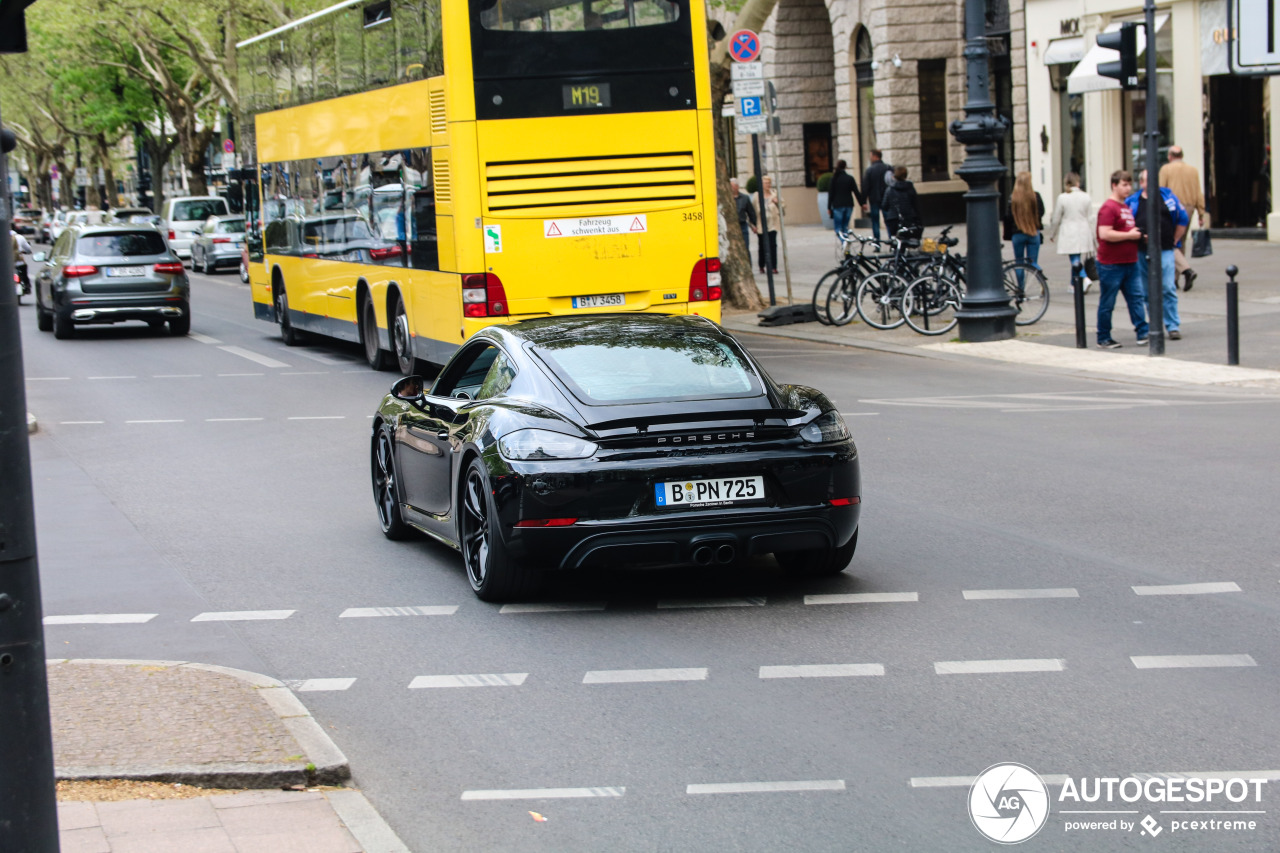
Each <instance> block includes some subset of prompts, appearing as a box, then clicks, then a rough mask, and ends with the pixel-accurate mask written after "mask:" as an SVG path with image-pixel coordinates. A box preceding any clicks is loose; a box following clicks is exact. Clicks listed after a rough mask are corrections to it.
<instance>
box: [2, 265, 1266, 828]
mask: <svg viewBox="0 0 1280 853" xmlns="http://www.w3.org/2000/svg"><path fill="white" fill-rule="evenodd" d="M193 289H194V295H193V303H194V322H193V330H194V332H195V334H193V336H192V337H190V338H183V339H178V338H170V337H168V336H167V335H162V336H156V335H152V334H151V333H150V332H149V331H147V330H146V328H145V327H144V326H141V325H137V326H132V327H126V326H122V327H117V328H103V329H95V330H89V331H85V332H83V333H81V334H80V335H78V336H77V338H76V339H74V340H70V341H55V340H54V339H53V337H52V335H48V334H41V333H39V332H37V331H36V328H35V316H34V310H33V309H32V308H31V307H30V303H29V300H28V303H27V307H26V308H24V309H23V311H22V322H23V329H22V333H23V338H24V359H25V365H26V373H27V376H28V382H27V394H28V408H29V409H30V410H31V411H32V412H33V413H35V414H36V415H37V416H38V418H39V420H40V425H41V428H40V432H39V433H38V434H37V435H35V436H33V437H32V442H31V446H32V455H33V463H34V477H35V490H36V499H37V518H38V527H39V534H40V549H41V550H40V557H41V571H42V578H43V585H44V597H45V613H46V616H47V617H53V618H55V619H56V621H57V622H61V623H66V622H70V623H71V624H49V625H48V627H47V628H46V642H47V646H48V650H49V654H50V657H107V658H113V657H130V658H156V659H177V660H198V661H204V662H209V663H219V664H225V665H230V666H236V667H242V668H245V669H250V670H255V671H259V672H264V673H266V674H269V675H272V676H275V677H277V678H281V679H285V680H288V681H291V682H294V684H295V686H296V687H297V688H298V689H299V691H300V693H299V695H300V698H302V700H303V701H304V702H305V703H306V705H307V706H308V707H309V708H310V709H311V710H312V712H313V713H314V715H315V716H316V718H317V719H318V720H320V721H321V723H322V724H323V725H325V727H326V729H327V730H328V731H329V732H330V734H331V735H332V736H333V737H334V739H335V740H336V741H337V743H338V744H339V746H341V747H342V748H343V749H344V750H345V751H346V753H347V755H348V757H349V758H350V759H351V765H352V768H353V771H354V773H355V777H356V781H357V783H358V784H360V785H361V787H363V789H364V790H365V792H366V794H367V795H368V796H369V797H370V799H371V800H372V802H373V803H374V804H375V806H376V807H377V808H378V809H379V810H380V811H381V812H382V814H383V815H384V816H385V817H386V818H387V820H388V821H389V823H390V824H391V825H392V827H393V828H394V829H395V830H396V831H397V832H398V833H399V834H400V836H401V837H402V838H403V839H404V840H405V842H406V843H407V844H409V846H410V847H411V848H412V849H414V850H417V851H428V850H429V851H452V850H458V851H464V850H465V851H475V850H498V851H506V850H520V851H542V850H546V851H553V850H554V851H598V850H610V851H650V850H654V851H657V850H662V851H668V850H670V851H684V850H706V851H721V850H725V851H728V850H751V851H775V850H783V849H788V850H805V851H826V850H832V851H836V850H839V851H847V850H868V851H882V850H890V849H903V850H948V851H959V850H990V849H994V847H995V846H996V845H994V844H993V843H992V842H991V841H988V840H986V839H985V838H983V837H982V836H981V835H980V834H979V833H978V831H977V830H976V829H975V827H974V825H973V824H972V822H971V820H970V817H969V813H968V810H967V807H966V805H967V801H968V796H969V781H970V780H971V779H972V778H973V777H974V776H975V775H976V774H978V773H980V772H981V771H982V770H983V769H984V768H987V767H988V766H990V765H993V764H997V763H1001V762H1019V763H1022V764H1025V765H1028V766H1029V767H1031V768H1033V769H1034V770H1036V771H1038V772H1039V773H1040V774H1042V775H1048V776H1053V775H1055V774H1065V775H1069V776H1071V777H1073V778H1075V779H1077V780H1079V779H1080V778H1081V777H1089V778H1090V779H1092V777H1095V776H1102V777H1125V776H1127V775H1129V774H1136V773H1142V774H1150V773H1155V774H1161V773H1190V774H1197V773H1226V774H1227V775H1235V774H1239V773H1246V772H1247V773H1252V774H1258V773H1261V774H1262V775H1263V776H1264V777H1266V778H1270V779H1274V780H1276V781H1275V782H1272V783H1270V784H1262V785H1261V788H1260V790H1261V795H1262V800H1261V802H1260V803H1255V802H1253V801H1252V800H1251V801H1250V802H1248V803H1231V802H1227V801H1225V800H1223V799H1222V798H1221V796H1220V797H1219V799H1217V800H1215V801H1214V803H1213V804H1211V805H1188V804H1179V805H1173V804H1152V803H1149V802H1140V803H1136V804H1129V803H1124V802H1117V803H1115V804H1111V805H1106V804H1089V803H1084V804H1077V805H1075V806H1074V808H1076V809H1082V810H1089V809H1094V810H1098V809H1110V810H1121V811H1125V812H1126V813H1125V814H1122V815H1119V816H1118V817H1119V818H1122V819H1124V820H1128V821H1138V820H1141V819H1142V818H1143V817H1145V816H1147V815H1152V816H1153V818H1154V819H1155V820H1156V821H1158V822H1160V824H1161V834H1160V836H1159V837H1158V838H1157V839H1154V840H1153V839H1151V838H1150V837H1148V836H1140V835H1139V832H1140V831H1141V828H1140V827H1139V828H1135V829H1134V830H1132V831H1129V832H1121V831H1119V830H1115V831H1108V830H1074V829H1073V830H1071V831H1068V830H1067V828H1066V827H1067V825H1068V822H1069V821H1074V820H1080V819H1092V820H1102V819H1104V818H1105V820H1112V819H1115V818H1117V815H1114V814H1112V815H1105V816H1081V815H1075V814H1064V813H1063V810H1064V809H1070V808H1072V807H1073V806H1072V804H1071V803H1059V802H1054V804H1053V809H1052V814H1050V816H1049V817H1048V819H1047V822H1046V824H1045V826H1044V828H1043V830H1041V832H1040V834H1039V835H1037V836H1036V837H1035V838H1034V839H1032V840H1031V841H1029V842H1027V849H1045V850H1091V851H1092V850H1122V849H1123V850H1127V849H1132V848H1136V847H1139V846H1144V845H1146V844H1148V843H1152V844H1158V845H1161V846H1163V847H1165V848H1167V849H1173V850H1207V849H1213V850H1260V849H1275V848H1276V847H1277V846H1278V845H1280V770H1277V769H1276V768H1280V746H1277V744H1278V743H1280V715H1278V714H1277V711H1276V708H1275V697H1276V696H1277V695H1280V654H1278V653H1277V648H1280V644H1278V643H1277V639H1280V638H1278V634H1280V630H1278V628H1277V626H1278V625H1280V620H1278V619H1277V616H1278V615H1280V585H1278V583H1277V582H1278V581H1280V556H1277V554H1276V550H1275V534H1274V530H1275V522H1274V509H1275V507H1276V506H1280V487H1278V486H1277V482H1276V477H1275V475H1274V472H1275V470H1276V465H1275V459H1276V456H1277V450H1278V449H1280V436H1278V434H1277V430H1276V429H1275V426H1274V424H1275V422H1276V417H1277V414H1278V413H1280V396H1278V395H1274V394H1267V393H1264V392H1258V391H1253V390H1235V391H1213V390H1204V389H1196V390H1180V389H1176V388H1168V387H1162V388H1153V387H1145V386H1141V385H1136V384H1126V383H1123V382H1114V381H1112V382H1103V381H1093V380H1088V379H1081V378H1075V377H1064V376H1055V375H1049V374H1045V373H1037V372H1033V371H1030V370H1025V369H1018V368H1014V367H1011V366H1007V365H1000V364H986V363H976V362H975V363H972V364H970V363H961V362H958V361H955V360H936V359H928V358H918V357H909V356H902V355H892V354H886V353H877V352H870V351H866V350H858V349H850V348H841V347H835V346H827V345H822V344H816V343H815V344H810V343H804V342H796V341H790V340H783V339H778V338H769V337H765V336H749V337H745V338H744V339H745V342H746V343H747V344H748V346H749V347H750V348H751V349H752V350H753V351H754V352H756V353H757V354H759V355H761V356H762V357H763V359H764V361H765V363H766V364H767V366H768V368H769V370H770V372H771V373H772V374H773V375H774V377H775V378H776V379H778V380H779V381H798V382H804V383H807V384H812V385H815V386H817V387H819V388H822V389H823V390H825V391H827V392H828V393H829V394H830V396H832V397H833V399H834V400H835V401H836V402H837V404H838V405H839V406H840V407H841V410H842V411H843V412H844V413H845V414H846V415H847V416H848V421H849V423H850V426H851V428H852V430H853V432H854V435H855V437H856V440H857V443H858V446H859V449H860V451H861V458H862V465H863V478H864V495H863V506H864V509H863V525H862V531H861V538H860V543H859V551H858V554H857V556H856V557H855V559H854V562H853V565H852V566H851V567H850V569H849V570H848V571H847V572H846V573H845V574H844V575H842V576H840V577H837V578H834V579H825V580H794V579H789V578H787V577H785V576H784V575H782V573H781V572H780V571H779V570H778V569H777V567H776V566H775V565H774V564H773V563H772V561H771V560H768V559H762V560H759V561H757V562H756V563H754V564H752V565H751V566H750V567H748V568H747V569H745V570H739V571H735V572H725V571H719V572H714V573H711V572H699V573H692V572H683V573H654V572H644V573H626V574H616V575H602V576H582V575H576V576H567V577H561V578H557V579H556V580H555V581H554V582H553V584H552V586H551V588H550V589H549V590H548V591H547V593H546V595H545V596H543V598H541V599H540V600H539V601H537V602H531V604H533V605H537V606H536V607H532V608H512V607H508V608H502V607H499V606H494V605H488V604H484V603H481V602H479V601H477V600H476V599H474V598H473V596H472V595H471V593H470V591H469V589H468V587H467V583H466V580H465V578H464V577H463V574H462V569H461V564H460V560H459V558H458V557H457V556H456V554H454V553H453V552H450V551H449V550H448V549H446V548H444V547H443V546H439V545H437V544H435V543H433V542H429V541H426V540H422V541H413V542H406V543H393V542H389V541H386V540H384V539H383V537H382V536H381V534H380V532H379V530H378V526H377V520H376V515H375V510H374V507H373V503H372V497H371V491H370V485H369V474H368V444H369V442H368V433H369V416H370V415H371V413H372V412H373V410H374V408H375V406H376V405H377V402H378V400H379V399H380V397H381V395H382V394H383V393H385V391H386V390H387V388H388V387H389V386H390V384H391V382H392V381H393V380H394V378H395V376H394V375H393V374H390V373H381V374H379V373H373V372H371V371H369V370H368V369H367V368H366V367H365V365H364V363H363V360H362V358H361V355H360V353H359V351H358V350H357V349H356V348H354V347H348V346H346V345H341V344H315V345H311V346H307V347H301V348H286V347H285V346H283V345H282V344H281V342H280V341H279V338H278V336H277V335H275V333H274V331H275V330H274V328H273V327H271V326H269V325H267V324H264V323H261V322H258V321H255V320H253V319H252V311H251V309H250V306H249V301H248V291H247V288H246V287H245V286H243V285H241V284H240V283H239V282H238V280H237V279H236V277H235V276H234V275H232V274H224V275H221V276H214V277H209V276H203V275H193ZM1182 584H1197V585H1206V584H1207V585H1210V586H1195V587H1191V588H1189V589H1188V588H1180V589H1167V588H1166V589H1155V590H1151V589H1147V588H1148V587H1166V586H1168V585H1182ZM1135 588H1137V589H1135ZM1211 590H1223V591H1211ZM1152 592H1155V593H1164V594H1149V593H1152ZM835 595H854V596H869V597H863V598H849V599H831V598H821V596H835ZM815 596H816V597H815ZM371 609H372V610H371ZM121 614H126V615H127V616H124V617H122V616H121ZM77 618H78V619H79V621H76V620H77ZM104 618H107V619H112V620H117V621H109V622H106V623H103V622H102V621H97V622H88V623H85V622H84V620H85V619H97V620H102V619H104ZM1201 656H1215V657H1201ZM795 667H825V668H822V669H794V668H795ZM777 668H783V669H777ZM970 670H979V671H978V672H972V671H970ZM982 670H997V671H994V672H990V671H982ZM637 671H639V672H637ZM424 676H425V677H427V678H421V677H424ZM795 676H812V677H795ZM320 679H340V681H319V680H320ZM415 679H418V680H417V681H416V682H415ZM779 783H780V784H779ZM796 788H799V789H800V790H796ZM545 789H555V790H553V791H547V790H545ZM1049 790H1050V794H1051V796H1052V797H1054V798H1055V799H1056V797H1057V792H1058V788H1057V787H1054V786H1053V785H1052V784H1051V786H1050V788H1049ZM531 791H532V792H534V793H536V794H537V796H536V797H535V798H522V797H524V796H525V795H527V794H528V793H529V792H531ZM553 795H554V796H553ZM1185 809H1195V810H1198V811H1203V810H1209V809H1215V810H1219V809H1220V810H1226V811H1232V812H1234V811H1239V810H1243V809H1247V810H1251V811H1257V812H1264V813H1262V814H1255V815H1249V816H1247V817H1248V819H1252V820H1255V821H1257V826H1256V829H1254V830H1252V831H1233V832H1225V831H1218V832H1212V831H1207V830H1206V831H1196V830H1191V831H1183V832H1175V831H1174V829H1173V827H1172V826H1171V825H1169V823H1170V821H1172V820H1174V819H1183V818H1187V817H1194V818H1204V817H1206V816H1204V815H1194V816H1187V815H1174V814H1162V813H1161V811H1162V810H1185ZM531 812H533V813H536V814H538V815H540V816H542V817H545V818H546V820H544V821H539V820H537V819H535V817H534V816H533V814H531ZM1233 816H1234V817H1242V816H1240V815H1226V817H1233ZM1208 817H1209V818H1221V817H1223V816H1222V815H1217V816H1208Z"/></svg>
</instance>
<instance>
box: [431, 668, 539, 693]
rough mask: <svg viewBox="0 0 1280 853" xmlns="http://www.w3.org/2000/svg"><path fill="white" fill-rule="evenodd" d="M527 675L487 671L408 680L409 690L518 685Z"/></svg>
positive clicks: (522, 682)
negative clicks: (478, 673)
mask: <svg viewBox="0 0 1280 853" xmlns="http://www.w3.org/2000/svg"><path fill="white" fill-rule="evenodd" d="M528 677H529V673H527V672H502V673H488V674H486V675H419V676H418V677H417V678H415V679H413V681H410V682H409V689H410V690H420V689H422V688H426V687H519V686H520V685H521V684H524V680H525V679H526V678H528Z"/></svg>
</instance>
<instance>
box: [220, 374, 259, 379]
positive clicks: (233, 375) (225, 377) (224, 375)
mask: <svg viewBox="0 0 1280 853" xmlns="http://www.w3.org/2000/svg"><path fill="white" fill-rule="evenodd" d="M237 376H266V374H265V373H219V374H218V378H219V379H227V378H233V379H234V378H235V377H237Z"/></svg>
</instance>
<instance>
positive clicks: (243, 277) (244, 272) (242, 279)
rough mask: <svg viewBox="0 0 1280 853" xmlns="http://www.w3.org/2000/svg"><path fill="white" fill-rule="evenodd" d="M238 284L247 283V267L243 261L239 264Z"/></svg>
mask: <svg viewBox="0 0 1280 853" xmlns="http://www.w3.org/2000/svg"><path fill="white" fill-rule="evenodd" d="M240 282H241V284H248V283H249V265H248V264H246V263H245V262H244V261H241V262H240Z"/></svg>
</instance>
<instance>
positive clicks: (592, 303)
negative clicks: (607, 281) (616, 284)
mask: <svg viewBox="0 0 1280 853" xmlns="http://www.w3.org/2000/svg"><path fill="white" fill-rule="evenodd" d="M626 304H627V300H626V298H625V297H624V296H623V295H622V294H621V293H606V294H604V295H602V296H575V297H573V307H574V308H607V307H609V306H612V305H626Z"/></svg>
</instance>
